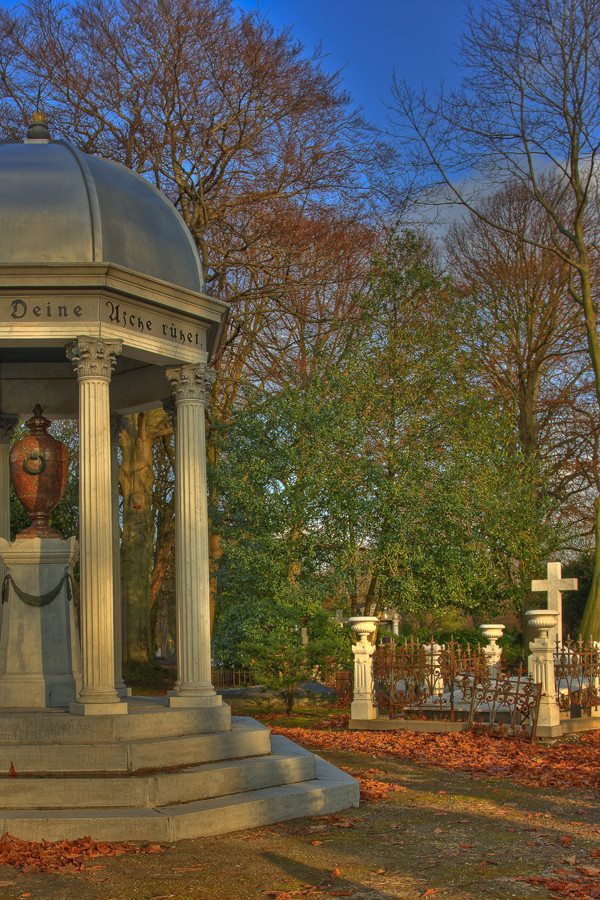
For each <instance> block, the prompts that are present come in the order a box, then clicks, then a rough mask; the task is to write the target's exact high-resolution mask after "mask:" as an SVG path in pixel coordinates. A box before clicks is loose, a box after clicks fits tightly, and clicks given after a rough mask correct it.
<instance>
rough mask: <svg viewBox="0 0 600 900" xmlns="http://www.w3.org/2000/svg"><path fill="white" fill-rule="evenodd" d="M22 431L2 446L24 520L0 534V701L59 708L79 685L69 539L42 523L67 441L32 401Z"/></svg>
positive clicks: (56, 494) (61, 484)
mask: <svg viewBox="0 0 600 900" xmlns="http://www.w3.org/2000/svg"><path fill="white" fill-rule="evenodd" d="M26 425H27V428H28V430H29V433H28V434H26V435H25V436H24V437H23V438H21V440H19V441H17V442H16V443H15V444H14V446H13V448H12V450H11V452H10V472H11V477H12V481H13V485H14V488H15V493H16V495H17V497H18V499H19V500H20V501H21V503H22V504H23V506H24V507H25V508H26V510H27V512H28V513H29V515H30V518H31V525H29V526H28V527H27V528H25V529H24V530H23V531H21V532H20V533H19V534H18V535H17V536H16V539H15V540H14V541H13V542H12V543H11V542H10V541H9V540H7V538H6V537H0V557H1V559H2V564H3V568H4V577H3V581H2V605H3V606H4V607H5V614H4V623H3V628H2V633H1V636H0V707H24V708H44V707H51V708H52V707H54V708H55V707H63V706H66V705H68V703H70V702H71V701H73V700H75V697H76V695H77V691H78V689H79V687H80V686H81V665H80V653H79V635H78V629H77V615H76V611H75V605H74V602H73V601H74V590H73V584H74V582H73V565H74V564H75V561H76V559H77V542H76V540H75V538H70V539H69V540H66V541H65V540H63V537H62V535H61V533H60V532H59V531H57V530H56V529H55V528H52V527H51V526H50V516H51V514H52V510H53V509H54V508H55V506H56V505H57V503H58V502H59V500H60V498H61V496H62V493H63V491H64V488H65V485H66V481H67V467H68V454H67V448H66V447H65V446H64V444H61V442H60V441H57V440H56V439H55V438H54V437H52V436H51V435H50V434H48V433H47V429H48V426H49V425H50V421H49V420H48V419H46V418H45V416H44V415H43V410H42V408H41V407H40V406H39V405H37V406H36V407H35V409H34V411H33V416H32V417H31V418H30V419H28V421H27V422H26Z"/></svg>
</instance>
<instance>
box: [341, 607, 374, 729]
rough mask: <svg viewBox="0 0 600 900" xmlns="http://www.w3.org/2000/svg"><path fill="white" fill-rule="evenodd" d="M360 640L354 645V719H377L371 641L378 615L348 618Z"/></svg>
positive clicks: (351, 711) (351, 712)
mask: <svg viewBox="0 0 600 900" xmlns="http://www.w3.org/2000/svg"><path fill="white" fill-rule="evenodd" d="M348 621H349V622H350V627H351V628H352V631H353V632H354V633H355V634H356V635H357V637H358V641H357V642H356V644H354V645H353V646H352V653H353V654H354V698H353V700H352V706H351V707H350V718H352V719H376V718H377V706H376V704H375V701H374V697H373V688H374V684H373V654H374V653H375V644H372V643H371V641H370V637H371V635H372V634H373V633H374V632H375V630H376V628H377V625H378V624H379V619H378V618H377V616H353V617H352V618H350V619H348Z"/></svg>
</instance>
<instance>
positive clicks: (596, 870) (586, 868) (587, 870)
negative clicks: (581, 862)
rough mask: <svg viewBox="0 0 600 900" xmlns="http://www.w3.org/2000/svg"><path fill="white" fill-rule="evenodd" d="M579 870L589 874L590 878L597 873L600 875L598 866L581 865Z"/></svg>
mask: <svg viewBox="0 0 600 900" xmlns="http://www.w3.org/2000/svg"><path fill="white" fill-rule="evenodd" d="M579 871H580V872H583V874H584V875H588V876H589V877H590V878H593V877H594V876H595V875H600V869H599V868H598V867H597V866H581V867H580V869H579Z"/></svg>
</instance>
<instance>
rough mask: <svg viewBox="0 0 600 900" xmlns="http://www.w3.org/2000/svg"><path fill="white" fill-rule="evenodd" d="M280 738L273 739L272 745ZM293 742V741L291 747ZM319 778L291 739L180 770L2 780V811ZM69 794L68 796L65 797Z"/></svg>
mask: <svg viewBox="0 0 600 900" xmlns="http://www.w3.org/2000/svg"><path fill="white" fill-rule="evenodd" d="M281 741H282V739H280V738H278V737H275V738H273V749H274V750H276V748H277V747H280V746H281ZM288 744H289V746H288ZM314 778H315V757H314V755H313V754H312V753H309V752H308V751H307V750H304V749H303V748H302V747H298V746H296V745H294V744H290V742H287V743H286V744H284V745H283V747H282V749H281V750H280V751H279V752H273V753H272V754H271V755H269V756H260V757H255V758H249V759H236V760H227V761H223V762H218V763H207V764H205V765H201V766H190V767H188V768H185V769H180V770H178V771H176V772H173V771H167V772H158V773H152V774H150V773H141V774H137V775H136V774H131V775H128V776H122V775H121V776H116V777H113V776H110V775H90V776H88V777H86V778H77V777H69V776H63V777H49V778H43V777H37V778H36V777H33V778H32V777H26V778H7V777H6V776H5V777H4V778H2V779H1V780H0V810H8V809H21V810H25V809H37V810H40V809H61V808H62V807H64V806H65V802H68V805H69V807H70V808H71V809H81V808H102V807H112V808H133V809H135V808H139V809H142V808H154V807H161V806H169V805H171V806H172V805H174V804H177V803H188V802H191V801H198V800H209V799H212V798H215V797H221V796H223V797H224V796H227V795H229V794H237V793H245V792H248V791H254V790H260V789H263V788H268V787H275V786H277V785H282V784H293V783H296V782H300V781H310V780H312V779H314ZM65 798H68V799H67V801H66V800H65Z"/></svg>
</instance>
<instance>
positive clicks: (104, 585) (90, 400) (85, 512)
mask: <svg viewBox="0 0 600 900" xmlns="http://www.w3.org/2000/svg"><path fill="white" fill-rule="evenodd" d="M121 347H122V342H121V341H111V342H107V341H101V340H93V339H90V338H87V337H78V338H77V340H76V341H75V342H74V343H73V344H72V345H71V346H70V347H69V348H68V350H67V356H68V357H69V359H70V360H71V362H72V363H73V366H74V368H75V371H76V373H77V380H78V382H79V523H80V524H79V532H80V547H81V566H80V572H81V575H80V582H81V669H82V672H81V674H82V679H81V692H80V694H79V698H78V700H77V702H75V703H72V704H71V706H70V711H71V712H72V713H75V714H77V715H84V716H90V715H113V714H117V713H126V712H127V704H126V703H121V700H120V698H119V696H118V694H117V691H116V689H115V653H114V639H115V633H114V615H113V613H114V590H113V538H112V530H113V512H112V489H111V453H110V408H109V383H110V377H111V374H112V370H113V369H114V367H115V365H116V358H117V355H118V354H119V353H120V352H121Z"/></svg>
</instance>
